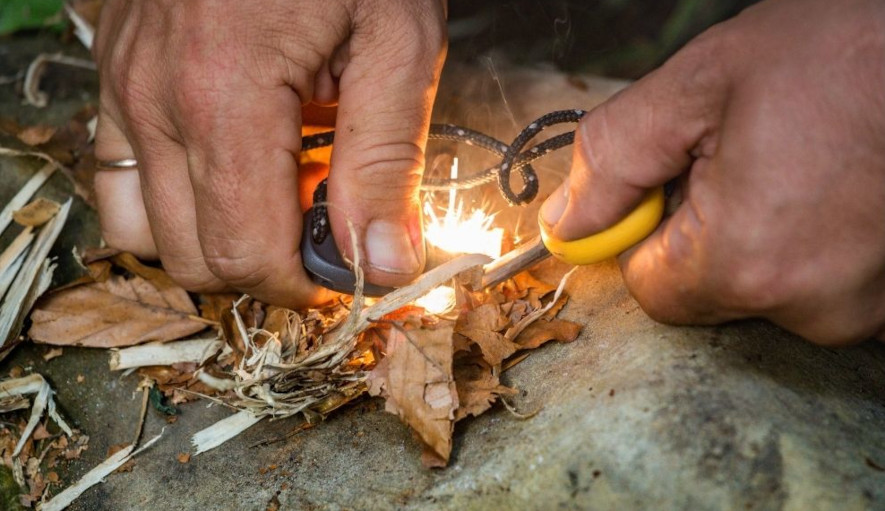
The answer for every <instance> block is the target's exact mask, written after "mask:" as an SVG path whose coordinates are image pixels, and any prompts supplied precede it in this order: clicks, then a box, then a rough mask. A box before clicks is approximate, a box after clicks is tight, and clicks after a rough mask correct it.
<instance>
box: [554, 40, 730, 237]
mask: <svg viewBox="0 0 885 511" xmlns="http://www.w3.org/2000/svg"><path fill="white" fill-rule="evenodd" d="M707 40H709V38H703V37H702V38H701V40H700V41H696V42H694V43H692V44H691V45H690V46H689V47H687V48H686V49H684V50H682V51H681V52H680V53H678V54H677V55H676V56H674V57H673V58H672V59H671V60H670V61H668V62H667V63H666V64H664V66H662V67H661V68H660V69H658V70H656V71H654V72H653V73H651V74H649V75H647V76H646V77H645V78H643V79H642V80H640V81H638V82H636V83H635V84H633V85H632V86H630V87H628V88H626V89H624V90H623V91H621V92H620V93H618V94H617V95H615V96H614V97H612V98H611V99H609V100H608V101H607V102H605V103H603V104H602V105H600V106H598V107H597V108H595V109H593V110H592V111H590V112H588V113H587V115H585V116H584V118H583V119H582V120H581V122H580V123H579V125H578V128H577V131H576V132H575V147H574V153H573V160H572V168H571V172H570V175H569V178H568V179H567V180H566V181H565V182H564V183H563V184H562V185H561V186H560V187H559V188H558V189H557V190H556V191H554V192H553V194H551V196H550V197H549V198H548V199H547V201H546V202H545V203H544V205H543V206H542V208H541V213H540V214H541V221H542V222H544V223H545V224H546V225H547V227H548V229H549V231H550V232H551V233H552V234H553V235H554V236H555V237H556V238H559V239H562V240H574V239H579V238H583V237H585V236H589V235H591V234H594V233H596V232H599V231H602V230H604V229H606V228H607V227H610V226H611V225H613V224H614V223H616V222H617V221H618V220H620V219H621V218H623V217H624V216H626V215H627V214H628V213H629V212H630V211H631V210H632V209H633V208H634V207H635V206H636V205H637V204H638V203H639V201H640V200H641V199H642V197H643V196H644V194H645V193H646V191H647V190H648V189H650V188H654V187H657V186H660V185H662V184H664V183H666V182H667V181H669V180H670V179H672V178H674V177H676V176H678V175H679V174H680V173H682V172H683V171H684V170H686V169H687V168H688V167H689V166H690V164H691V162H692V160H693V158H694V154H695V152H696V151H697V150H698V149H699V147H701V146H702V145H703V144H704V138H705V136H706V135H708V134H710V133H711V132H712V131H713V129H712V128H713V127H714V126H715V125H716V122H717V120H718V117H719V115H720V111H721V107H720V105H721V104H722V101H723V98H722V95H723V91H724V87H723V85H722V84H724V83H725V79H724V78H725V77H724V76H722V73H721V72H720V71H721V68H718V67H717V66H715V65H711V63H710V62H711V60H715V57H714V59H710V58H709V55H707V54H708V52H711V51H713V50H712V49H711V48H708V46H711V45H710V44H709V43H707V42H706V41H707Z"/></svg>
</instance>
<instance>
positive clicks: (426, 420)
mask: <svg viewBox="0 0 885 511" xmlns="http://www.w3.org/2000/svg"><path fill="white" fill-rule="evenodd" d="M367 384H368V386H369V393H370V394H372V395H375V396H377V395H382V396H384V397H385V398H386V399H387V401H386V404H385V410H386V411H388V412H391V413H395V414H397V415H399V416H400V418H402V420H403V421H404V422H405V423H406V424H408V425H409V426H411V428H412V430H413V431H414V432H415V433H416V434H417V435H418V437H419V438H420V439H421V441H422V442H423V443H424V444H425V445H427V446H429V447H430V448H431V449H433V452H434V453H435V454H436V455H437V456H438V457H439V458H440V459H442V460H444V461H448V459H449V455H450V454H451V451H452V429H453V425H454V418H455V410H456V409H457V408H458V392H457V389H456V388H455V381H454V379H453V377H452V326H451V325H450V324H448V325H441V326H440V327H439V328H437V329H434V330H430V329H419V330H411V331H408V332H406V331H403V330H400V329H398V328H394V329H391V331H390V337H389V338H388V340H387V357H385V358H384V359H383V360H382V361H381V362H380V363H379V364H378V366H376V368H375V370H374V371H372V373H370V375H369V379H368V381H367Z"/></svg>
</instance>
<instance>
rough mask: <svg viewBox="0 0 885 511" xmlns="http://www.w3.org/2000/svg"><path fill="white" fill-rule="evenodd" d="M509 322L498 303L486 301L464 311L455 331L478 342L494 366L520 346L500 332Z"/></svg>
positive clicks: (484, 354)
mask: <svg viewBox="0 0 885 511" xmlns="http://www.w3.org/2000/svg"><path fill="white" fill-rule="evenodd" d="M508 324H509V321H508V320H507V318H506V317H504V316H503V315H502V314H501V309H500V308H499V307H498V305H496V304H494V303H486V304H483V305H480V306H479V307H477V308H475V309H473V310H468V311H465V312H464V313H462V314H461V316H460V317H459V318H458V322H457V323H456V325H455V331H456V332H457V333H458V334H460V335H462V336H464V337H466V338H468V339H470V340H471V341H473V342H475V343H476V344H478V345H479V347H480V349H481V350H482V354H483V357H484V358H485V359H486V360H487V361H488V363H489V364H491V365H493V366H494V365H498V364H500V363H501V361H503V360H504V359H505V358H507V357H509V356H510V355H512V354H514V353H515V352H516V350H517V349H519V346H517V345H516V344H514V343H513V342H511V341H508V340H507V339H505V338H504V336H503V335H502V334H501V333H500V330H501V329H503V328H506V327H507V325H508Z"/></svg>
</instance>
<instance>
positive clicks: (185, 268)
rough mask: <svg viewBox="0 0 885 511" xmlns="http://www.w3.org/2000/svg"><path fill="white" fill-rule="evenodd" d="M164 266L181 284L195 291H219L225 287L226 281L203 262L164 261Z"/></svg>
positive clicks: (173, 278) (170, 275) (172, 277)
mask: <svg viewBox="0 0 885 511" xmlns="http://www.w3.org/2000/svg"><path fill="white" fill-rule="evenodd" d="M163 268H164V269H165V270H166V273H167V274H168V275H169V277H170V278H171V279H172V280H174V281H175V282H176V283H178V285H179V286H181V287H183V288H184V289H187V290H188V291H191V292H193V293H217V292H219V291H223V290H224V289H225V286H224V283H223V282H222V281H221V280H219V279H218V278H216V277H215V275H213V274H212V273H211V272H210V271H209V270H208V268H206V266H205V265H204V264H202V262H193V263H191V264H181V263H172V262H169V261H164V262H163Z"/></svg>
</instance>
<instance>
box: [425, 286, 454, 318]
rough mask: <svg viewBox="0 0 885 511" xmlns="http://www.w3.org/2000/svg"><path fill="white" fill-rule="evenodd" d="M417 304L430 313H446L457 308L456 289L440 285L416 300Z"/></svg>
mask: <svg viewBox="0 0 885 511" xmlns="http://www.w3.org/2000/svg"><path fill="white" fill-rule="evenodd" d="M415 305H417V306H418V307H421V308H423V309H424V310H425V311H427V312H429V313H430V314H445V313H446V312H449V311H450V310H452V309H454V308H455V290H454V289H453V288H451V287H449V286H439V287H435V288H433V289H431V290H430V292H428V293H427V294H426V295H424V296H422V297H421V298H418V299H417V300H415Z"/></svg>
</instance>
